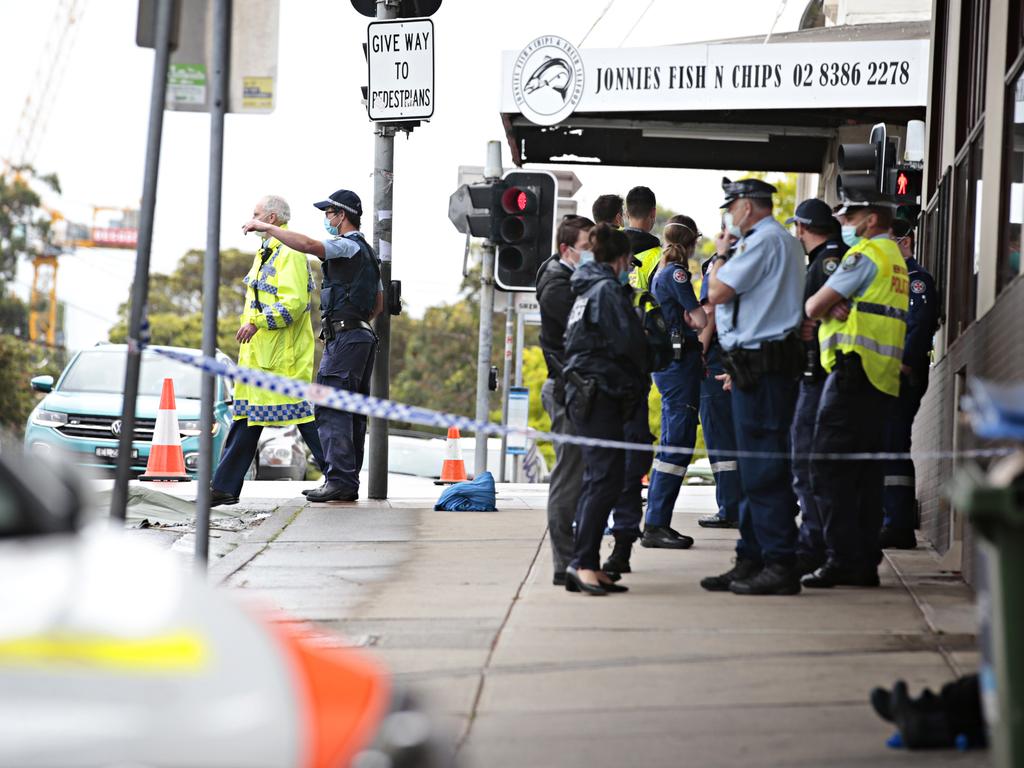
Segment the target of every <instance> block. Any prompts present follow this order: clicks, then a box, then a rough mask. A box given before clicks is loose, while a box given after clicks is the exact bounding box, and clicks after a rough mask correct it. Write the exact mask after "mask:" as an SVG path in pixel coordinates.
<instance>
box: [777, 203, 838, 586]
mask: <svg viewBox="0 0 1024 768" xmlns="http://www.w3.org/2000/svg"><path fill="white" fill-rule="evenodd" d="M786 223H787V224H796V239H797V240H799V241H800V244H801V245H802V246H803V248H804V251H805V252H806V253H807V261H808V265H807V280H806V282H805V284H804V301H805V302H806V301H807V299H809V298H810V297H811V296H813V295H814V294H815V293H817V292H818V289H819V288H821V287H822V286H823V285H824V284H825V281H826V280H828V279H829V277H831V276H832V274H833V273H834V272H835V271H836V269H837V268H838V267H839V264H840V262H841V261H842V259H843V256H845V255H846V252H847V251H848V250H849V246H847V245H846V243H844V242H843V236H842V229H841V228H840V226H839V222H838V221H837V220H836V218H835V217H834V216H833V215H832V209H831V208H830V207H829V205H828V203H826V202H825V201H824V200H819V199H817V198H811V199H809V200H804V201H803V202H802V203H800V205H798V206H797V208H796V211H795V215H794V216H792V217H791V218H789V219H787V220H786ZM800 337H801V339H803V342H804V348H805V349H806V353H807V363H806V366H805V368H804V372H803V376H802V377H801V379H800V389H799V391H798V393H797V397H796V414H795V415H794V416H793V426H792V428H791V429H790V441H791V442H792V444H793V490H794V491H795V492H796V497H797V499H798V500H799V502H800V537H799V539H798V541H797V569H798V570H799V571H800V573H801V574H807V573H811V572H812V571H815V570H816V569H818V568H819V567H821V566H822V565H824V564H825V559H826V551H825V523H824V521H823V520H822V517H821V512H820V510H819V509H818V505H817V503H816V502H815V500H814V491H813V489H812V488H811V462H810V460H809V459H808V458H807V454H809V453H810V452H811V442H812V440H813V439H814V421H815V417H816V416H817V413H818V402H819V401H820V400H821V389H822V387H823V386H824V385H825V369H824V368H822V367H821V350H820V349H819V347H818V322H817V321H815V320H810V319H808V317H807V315H806V314H805V315H804V319H803V323H802V325H801V326H800Z"/></svg>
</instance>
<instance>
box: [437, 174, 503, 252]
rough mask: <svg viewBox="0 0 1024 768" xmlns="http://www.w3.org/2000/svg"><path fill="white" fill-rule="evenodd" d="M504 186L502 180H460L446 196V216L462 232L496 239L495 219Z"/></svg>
mask: <svg viewBox="0 0 1024 768" xmlns="http://www.w3.org/2000/svg"><path fill="white" fill-rule="evenodd" d="M505 186H506V185H505V182H503V181H483V182H480V183H479V184H463V185H462V186H461V187H459V188H458V189H457V190H455V192H453V193H452V196H451V197H450V198H448V219H449V220H450V221H451V223H452V224H454V225H455V228H456V229H457V230H459V232H461V233H462V234H464V235H472V236H473V237H486V238H487V239H488V240H493V241H497V240H498V231H497V229H496V228H495V219H496V218H497V215H498V213H497V212H498V210H499V208H500V206H501V195H502V192H504V191H505Z"/></svg>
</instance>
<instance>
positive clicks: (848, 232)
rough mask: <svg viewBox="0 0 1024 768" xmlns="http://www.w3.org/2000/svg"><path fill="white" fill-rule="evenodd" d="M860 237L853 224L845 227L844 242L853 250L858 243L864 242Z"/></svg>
mask: <svg viewBox="0 0 1024 768" xmlns="http://www.w3.org/2000/svg"><path fill="white" fill-rule="evenodd" d="M863 239H864V238H862V237H861V236H860V235H858V234H857V227H855V226H853V225H852V224H845V225H843V242H844V243H846V244H847V245H848V246H850V247H851V248H853V246H855V245H856V244H857V243H859V242H860V241H861V240H863Z"/></svg>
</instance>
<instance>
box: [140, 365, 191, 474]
mask: <svg viewBox="0 0 1024 768" xmlns="http://www.w3.org/2000/svg"><path fill="white" fill-rule="evenodd" d="M188 479H189V477H188V473H186V472H185V455H184V454H183V453H182V452H181V432H180V431H179V430H178V411H177V407H176V406H175V404H174V381H172V380H171V379H164V386H163V389H162V390H161V392H160V410H158V411H157V412H156V426H155V427H154V428H153V439H152V441H151V443H150V447H149V461H148V462H146V473H145V474H144V475H142V477H140V478H139V480H166V481H185V482H187V481H188Z"/></svg>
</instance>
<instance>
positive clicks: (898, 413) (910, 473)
mask: <svg viewBox="0 0 1024 768" xmlns="http://www.w3.org/2000/svg"><path fill="white" fill-rule="evenodd" d="M927 390H928V369H927V368H923V369H921V370H916V371H914V372H913V373H912V375H911V376H906V375H903V376H900V396H899V397H898V398H896V402H895V404H894V407H893V410H892V417H891V418H890V419H889V420H888V421H887V422H886V424H885V450H886V452H889V453H909V452H910V443H911V433H912V431H913V427H914V417H915V416H917V411H918V409H919V408H920V407H921V398H923V397H924V393H925V392H926V391H927ZM884 471H885V478H884V481H883V502H882V507H883V509H884V510H885V521H884V525H885V526H886V527H888V528H916V527H917V494H916V490H917V489H916V485H917V476H916V473H915V472H914V462H913V461H912V460H911V459H894V460H892V461H886V462H884Z"/></svg>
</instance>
